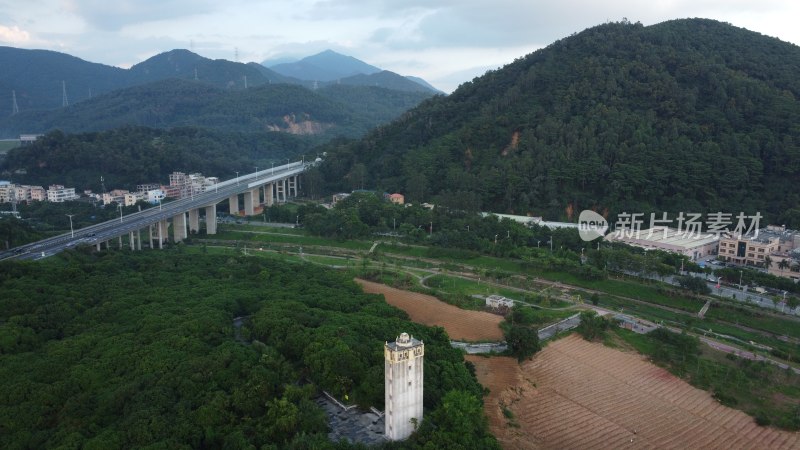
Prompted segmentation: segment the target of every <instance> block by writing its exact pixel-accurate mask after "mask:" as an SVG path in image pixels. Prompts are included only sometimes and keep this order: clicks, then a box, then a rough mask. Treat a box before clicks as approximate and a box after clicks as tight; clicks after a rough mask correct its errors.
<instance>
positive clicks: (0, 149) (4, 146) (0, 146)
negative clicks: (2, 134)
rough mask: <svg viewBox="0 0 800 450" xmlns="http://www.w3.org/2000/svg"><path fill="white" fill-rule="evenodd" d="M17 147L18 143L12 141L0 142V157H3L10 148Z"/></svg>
mask: <svg viewBox="0 0 800 450" xmlns="http://www.w3.org/2000/svg"><path fill="white" fill-rule="evenodd" d="M17 147H19V141H18V140H16V139H14V140H11V141H7V140H0V155H5V154H6V153H8V151H9V150H11V149H12V148H17Z"/></svg>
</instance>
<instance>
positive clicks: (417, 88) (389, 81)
mask: <svg viewBox="0 0 800 450" xmlns="http://www.w3.org/2000/svg"><path fill="white" fill-rule="evenodd" d="M336 83H337V84H351V85H356V86H380V87H382V88H387V89H394V90H398V91H412V92H427V93H430V92H431V88H429V87H427V86H425V85H422V84H420V83H418V82H416V81H413V80H411V79H408V78H406V77H403V76H400V75H398V74H396V73H394V72H390V71H388V70H382V71H380V72H376V73H373V74H369V75H365V74H359V75H353V76H351V77H347V78H342V79H340V80H338V81H336ZM426 84H427V83H426Z"/></svg>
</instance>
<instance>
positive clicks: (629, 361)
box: [467, 335, 800, 450]
mask: <svg viewBox="0 0 800 450" xmlns="http://www.w3.org/2000/svg"><path fill="white" fill-rule="evenodd" d="M467 359H468V360H469V361H472V362H473V363H474V364H475V366H476V373H477V375H478V379H479V380H480V382H481V384H483V385H484V386H486V387H488V388H489V390H490V393H489V396H488V397H487V398H486V399H485V403H484V405H485V406H484V407H485V409H486V414H487V417H488V418H489V423H490V427H491V430H492V432H493V433H494V435H495V436H497V438H498V440H499V441H500V443H501V444H502V445H503V447H504V448H506V449H538V448H541V449H550V448H580V449H592V448H614V449H619V448H633V447H634V446H635V447H636V448H659V449H670V448H675V449H685V448H703V449H714V448H718V449H725V450H729V449H738V448H747V449H753V448H770V449H780V448H785V449H798V448H800V433H790V432H786V431H781V430H777V429H774V428H765V427H759V426H757V425H756V424H755V421H754V420H753V418H752V417H750V416H748V415H747V414H745V413H743V412H741V411H738V410H735V409H732V408H728V407H725V406H722V405H720V404H719V403H718V402H717V401H716V400H714V399H713V398H712V397H711V395H710V394H709V393H708V392H706V391H703V390H700V389H697V388H695V387H692V386H691V385H689V384H688V383H686V382H684V381H682V380H680V379H679V378H676V377H674V376H673V375H671V374H670V373H669V372H667V371H666V370H664V369H662V368H660V367H658V366H655V365H653V364H651V363H649V362H647V360H646V359H645V358H644V357H642V356H641V355H639V354H636V353H632V352H621V351H618V350H615V349H611V348H608V347H605V346H603V345H601V344H596V343H589V342H586V341H584V340H583V339H581V338H580V337H578V336H574V335H573V336H569V337H566V338H564V339H560V340H558V341H555V342H551V343H550V344H549V345H548V346H547V347H545V349H544V350H542V351H541V352H540V353H538V354H537V355H536V356H534V358H533V359H532V360H530V361H527V362H525V363H523V364H522V365H521V366H520V365H517V364H516V361H515V360H513V359H510V358H482V357H476V356H467ZM501 372H502V373H504V375H502V376H500V375H498V374H499V373H501ZM503 407H505V408H507V409H508V410H509V411H510V412H511V414H512V415H513V419H509V418H508V417H507V416H505V415H504V414H503V410H502V408H503Z"/></svg>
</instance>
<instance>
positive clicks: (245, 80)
mask: <svg viewBox="0 0 800 450" xmlns="http://www.w3.org/2000/svg"><path fill="white" fill-rule="evenodd" d="M244 88H245V89H247V75H245V76H244Z"/></svg>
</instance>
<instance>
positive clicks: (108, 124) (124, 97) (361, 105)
mask: <svg viewBox="0 0 800 450" xmlns="http://www.w3.org/2000/svg"><path fill="white" fill-rule="evenodd" d="M131 70H133V69H131ZM252 70H255V69H252ZM161 75H165V74H163V73H161V74H160V75H159V74H155V75H154V76H161ZM408 83H410V82H408ZM430 95H431V94H430V92H429V91H425V92H422V91H419V92H407V91H399V90H390V89H385V88H377V87H367V86H348V87H347V88H346V89H345V87H341V86H329V87H326V88H322V89H318V90H316V91H312V90H310V89H306V88H303V87H301V86H297V85H290V84H263V83H262V84H261V85H260V86H256V87H251V88H248V89H222V88H218V87H214V86H212V85H210V84H207V83H204V82H200V81H194V80H181V79H176V78H170V79H164V80H161V81H156V82H153V83H149V84H144V85H139V86H134V87H131V88H127V89H120V90H117V91H114V92H111V93H108V94H105V95H101V96H97V97H94V98H92V99H90V100H86V101H84V102H81V103H78V104H75V105H72V106H70V107H68V108H59V109H55V110H48V111H27V112H21V113H19V114H16V115H13V116H3V117H0V135H3V136H16V135H19V134H22V133H43V132H47V131H49V130H52V129H60V130H62V131H65V132H85V131H98V130H108V129H112V128H117V127H121V126H148V127H158V128H169V127H176V126H196V127H204V128H210V129H217V130H225V131H237V132H264V131H285V132H288V133H292V134H305V135H325V136H349V137H357V136H361V135H363V134H364V133H366V132H367V131H368V130H370V129H372V128H374V127H375V126H377V125H379V124H382V123H385V122H388V121H390V120H392V119H394V118H396V117H398V116H399V115H400V114H402V113H403V112H405V111H406V110H408V109H410V108H412V107H414V106H416V105H417V104H419V103H420V102H421V101H422V100H424V99H426V98H428V97H430ZM317 142H319V140H318V141H317Z"/></svg>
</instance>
